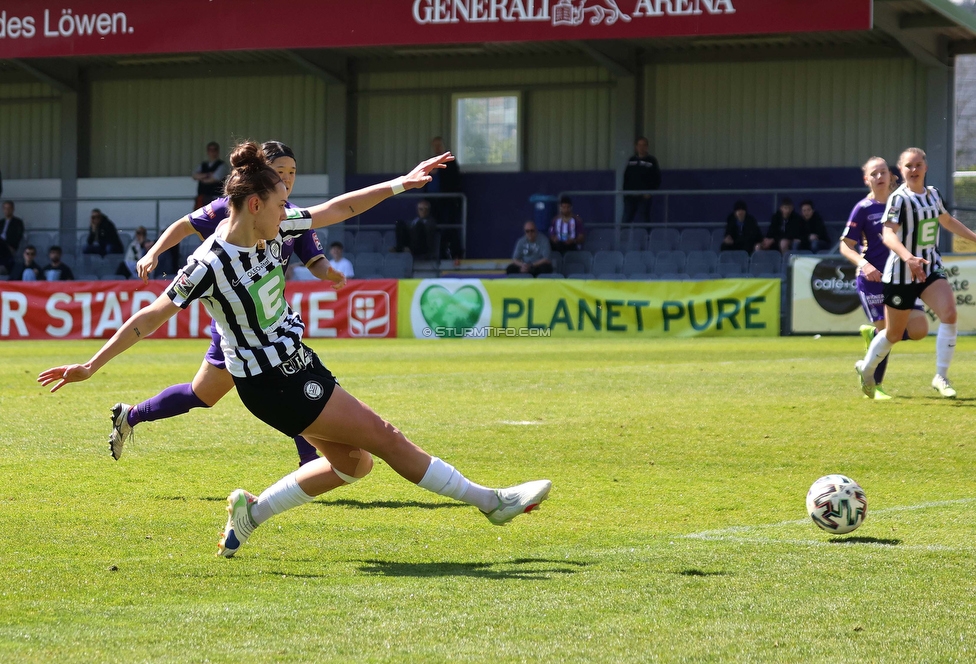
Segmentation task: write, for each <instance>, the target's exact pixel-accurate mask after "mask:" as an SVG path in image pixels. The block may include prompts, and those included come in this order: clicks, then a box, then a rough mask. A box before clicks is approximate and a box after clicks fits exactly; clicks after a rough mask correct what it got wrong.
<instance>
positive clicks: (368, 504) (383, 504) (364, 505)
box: [315, 498, 470, 510]
mask: <svg viewBox="0 0 976 664" xmlns="http://www.w3.org/2000/svg"><path fill="white" fill-rule="evenodd" d="M315 504H317V505H321V506H323V507H332V506H335V507H351V508H353V509H357V510H375V509H388V510H395V509H401V508H404V507H414V508H417V509H421V510H440V509H453V508H455V507H470V505H465V504H464V503H422V502H420V501H419V500H368V501H367V500H350V499H349V498H342V499H340V500H318V501H316V502H315Z"/></svg>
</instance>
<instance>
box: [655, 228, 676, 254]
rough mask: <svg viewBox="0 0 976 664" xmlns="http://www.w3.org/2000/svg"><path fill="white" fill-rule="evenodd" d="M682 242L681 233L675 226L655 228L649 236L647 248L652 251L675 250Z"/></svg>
mask: <svg viewBox="0 0 976 664" xmlns="http://www.w3.org/2000/svg"><path fill="white" fill-rule="evenodd" d="M680 244H681V233H679V232H678V230H677V229H674V228H655V229H653V230H652V231H651V233H650V235H649V236H648V238H647V248H648V249H649V250H651V251H673V250H675V249H679V246H678V245H680Z"/></svg>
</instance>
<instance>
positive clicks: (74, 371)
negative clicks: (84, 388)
mask: <svg viewBox="0 0 976 664" xmlns="http://www.w3.org/2000/svg"><path fill="white" fill-rule="evenodd" d="M91 375H92V370H91V369H90V368H89V367H86V366H85V365H84V364H68V365H65V366H61V367H54V368H52V369H46V370H44V371H42V372H41V373H40V374H38V376H37V382H38V383H40V384H41V385H43V386H44V387H47V386H48V385H50V384H51V383H55V385H54V387H52V388H51V391H52V392H57V391H58V390H60V389H61V388H62V387H64V386H65V385H67V384H68V383H77V382H80V381H83V380H88V379H89V378H90V377H91Z"/></svg>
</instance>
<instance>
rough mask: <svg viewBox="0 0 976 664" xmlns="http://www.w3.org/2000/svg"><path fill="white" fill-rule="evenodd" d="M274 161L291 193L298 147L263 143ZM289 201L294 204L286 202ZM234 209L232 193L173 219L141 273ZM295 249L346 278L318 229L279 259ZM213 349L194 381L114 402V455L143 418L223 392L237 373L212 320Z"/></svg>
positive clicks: (329, 274)
mask: <svg viewBox="0 0 976 664" xmlns="http://www.w3.org/2000/svg"><path fill="white" fill-rule="evenodd" d="M262 148H263V150H264V152H265V154H266V155H268V160H269V161H270V162H271V166H272V167H273V168H274V169H275V171H276V172H277V173H278V175H279V177H281V181H282V182H284V183H285V188H286V189H287V191H288V195H291V191H292V188H293V187H294V186H295V173H296V171H297V164H296V162H295V153H294V152H292V150H291V148H289V147H288V146H287V145H284V144H283V143H280V142H278V141H268V142H267V143H265V144H264V145H263V146H262ZM286 206H288V207H295V206H293V205H291V204H290V203H286ZM229 215H230V201H229V199H228V198H226V197H224V198H218V199H217V200H215V201H212V202H211V203H208V204H207V205H205V206H203V207H202V208H200V209H199V210H195V211H193V212H191V213H190V214H189V215H187V216H186V217H183V218H182V219H180V220H179V221H177V222H175V223H173V224H171V225H170V227H169V228H167V229H166V231H165V232H164V233H163V234H162V236H160V238H159V240H158V241H157V242H156V244H155V245H153V247H152V248H151V249H150V250H149V252H148V253H147V254H146V255H145V256H144V257H143V258H142V259H141V260H140V261H139V262H138V264H137V266H136V270H137V272H138V274H139V276H140V277H141V278H142V279H143V280H144V281H148V279H149V274H150V273H151V272H152V271H153V270H154V269H155V268H156V263H157V261H158V258H159V256H160V255H161V254H162V253H163V252H165V251H166V250H168V249H170V248H172V247H174V246H176V245H177V244H179V242H180V241H181V240H182V239H183V238H185V237H189V236H190V235H192V234H193V233H197V234H198V235H200V236H201V237H202V238H203V239H207V238H208V237H210V236H211V235H213V234H214V232H215V231H216V230H217V226H219V225H220V223H221V222H222V221H224V220H225V219H227V217H228V216H229ZM293 253H294V254H295V255H296V256H297V257H298V258H299V259H301V261H302V262H303V263H305V267H307V268H308V269H309V271H310V272H312V274H314V275H315V276H316V277H318V278H319V279H322V280H327V281H331V282H332V284H333V287H334V288H336V289H337V290H338V289H339V288H342V287H343V286H345V284H346V279H345V277H344V276H343V274H342V273H341V272H339V271H337V270H334V269H332V267H331V266H330V265H329V261H327V260H324V258H325V254H324V252H323V251H322V245H321V243H320V242H319V238H318V236H317V235H316V234H315V231H313V230H308V231H306V232H305V233H303V234H302V235H301V236H300V237H298V238H297V239H296V240H294V241H292V240H291V238H288V239H286V240H285V242H284V244H283V246H282V250H281V262H282V264H287V262H288V259H289V258H291V255H292V254H293ZM210 336H211V343H210V349H209V350H208V351H207V354H206V356H205V357H204V360H203V364H201V365H200V369H199V370H198V371H197V375H196V376H194V378H193V382H191V383H183V384H180V385H173V386H171V387H167V388H166V389H165V390H163V391H162V392H160V393H159V394H157V395H156V396H154V397H152V398H150V399H147V400H146V401H143V402H142V403H139V404H136V405H135V406H130V405H128V404H124V403H118V404H116V405H115V406H114V407H113V408H112V433H111V435H110V436H109V445H110V447H111V450H112V456H113V457H114V458H115V459H116V460H117V459H118V458H119V457H121V456H122V449H123V446H124V445H125V443H126V441H127V440H128V439H129V437H130V436H131V435H132V428H133V427H135V425H137V424H139V423H140V422H153V421H155V420H163V419H167V418H170V417H176V416H177V415H182V414H183V413H186V412H189V411H190V410H192V409H193V408H212V407H213V406H214V405H216V403H217V402H218V401H220V400H221V399H222V398H223V397H224V395H225V394H227V393H228V392H230V390H231V388H233V387H234V379H233V377H232V376H231V375H230V373H229V372H228V371H227V368H226V365H225V363H224V353H223V351H222V350H221V348H220V335H219V334H218V333H217V330H216V328H215V327H214V325H213V324H212V323H211V325H210ZM295 447H296V448H297V450H298V458H299V465H300V466H301V465H303V464H306V463H308V462H309V461H313V460H315V459H317V458H318V454H317V453H316V451H315V448H314V447H313V446H312V445H310V444H309V443H308V441H306V440H305V439H304V438H302V437H301V436H295Z"/></svg>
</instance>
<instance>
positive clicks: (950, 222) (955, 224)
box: [939, 212, 976, 242]
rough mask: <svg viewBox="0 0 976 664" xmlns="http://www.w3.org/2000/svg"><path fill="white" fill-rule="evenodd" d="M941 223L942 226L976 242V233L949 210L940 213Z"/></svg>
mask: <svg viewBox="0 0 976 664" xmlns="http://www.w3.org/2000/svg"><path fill="white" fill-rule="evenodd" d="M939 223H940V224H942V227H943V228H944V229H946V230H947V231H949V232H950V233H952V234H954V235H958V236H959V237H964V238H966V239H967V240H972V241H973V242H976V233H974V232H973V231H972V230H970V229H969V228H968V227H967V226H966V224H964V223H962V222H961V221H959V220H958V219H956V218H955V217H953V216H952V215H951V214H949V213H948V212H943V213H942V214H940V215H939Z"/></svg>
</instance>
